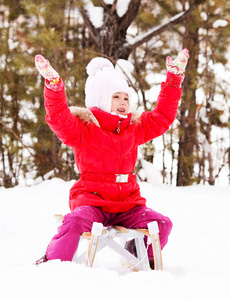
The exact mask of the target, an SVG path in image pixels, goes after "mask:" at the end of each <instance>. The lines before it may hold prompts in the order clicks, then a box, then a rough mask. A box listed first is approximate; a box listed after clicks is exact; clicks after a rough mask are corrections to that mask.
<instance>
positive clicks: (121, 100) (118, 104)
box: [111, 92, 129, 116]
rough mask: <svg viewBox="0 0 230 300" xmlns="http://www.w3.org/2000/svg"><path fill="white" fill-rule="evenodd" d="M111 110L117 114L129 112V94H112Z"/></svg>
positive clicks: (124, 114)
mask: <svg viewBox="0 0 230 300" xmlns="http://www.w3.org/2000/svg"><path fill="white" fill-rule="evenodd" d="M111 112H115V113H116V114H117V115H123V116H126V115H127V114H128V113H129V96H128V94H126V93H123V92H118V93H115V94H113V96H112V105H111Z"/></svg>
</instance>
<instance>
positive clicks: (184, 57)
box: [166, 48, 189, 75]
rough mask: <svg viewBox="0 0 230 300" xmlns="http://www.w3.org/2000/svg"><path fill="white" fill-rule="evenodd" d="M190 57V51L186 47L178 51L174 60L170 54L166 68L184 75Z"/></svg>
mask: <svg viewBox="0 0 230 300" xmlns="http://www.w3.org/2000/svg"><path fill="white" fill-rule="evenodd" d="M188 59H189V51H188V49H186V48H185V49H183V50H181V51H180V52H179V53H178V55H177V58H176V59H175V60H174V61H172V58H171V57H170V56H168V57H167V58H166V68H167V70H168V71H169V72H171V73H174V74H177V75H183V74H184V71H185V67H186V65H187V62H188Z"/></svg>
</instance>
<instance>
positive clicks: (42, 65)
mask: <svg viewBox="0 0 230 300" xmlns="http://www.w3.org/2000/svg"><path fill="white" fill-rule="evenodd" d="M35 65H36V68H37V69H38V71H39V73H40V74H41V75H42V76H43V77H44V78H45V88H44V99H45V110H46V121H47V123H48V125H49V127H50V128H51V129H52V130H53V131H54V132H55V133H56V135H57V137H58V138H59V139H60V140H61V141H62V142H63V143H65V144H66V145H68V146H71V147H78V146H80V141H81V134H82V132H83V130H82V129H83V127H85V124H83V123H82V122H81V121H80V119H79V118H77V117H75V116H74V115H72V113H71V112H70V110H69V108H68V104H67V99H66V94H65V87H64V83H63V81H62V79H61V78H60V76H59V75H58V73H57V72H56V71H55V70H54V69H53V68H52V67H51V65H50V63H49V61H48V60H46V59H45V58H44V57H43V56H41V55H36V56H35Z"/></svg>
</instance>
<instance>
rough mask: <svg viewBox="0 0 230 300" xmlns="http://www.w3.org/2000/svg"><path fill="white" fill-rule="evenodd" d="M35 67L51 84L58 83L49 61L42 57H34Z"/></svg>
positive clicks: (56, 75)
mask: <svg viewBox="0 0 230 300" xmlns="http://www.w3.org/2000/svg"><path fill="white" fill-rule="evenodd" d="M35 66H36V68H37V69H38V71H39V73H40V74H41V75H42V76H43V77H44V78H45V79H47V80H48V81H49V82H50V83H51V84H55V83H58V82H59V75H58V73H57V72H56V71H55V70H54V69H53V68H52V67H51V65H50V63H49V61H48V60H47V59H45V58H44V57H43V56H42V55H36V56H35Z"/></svg>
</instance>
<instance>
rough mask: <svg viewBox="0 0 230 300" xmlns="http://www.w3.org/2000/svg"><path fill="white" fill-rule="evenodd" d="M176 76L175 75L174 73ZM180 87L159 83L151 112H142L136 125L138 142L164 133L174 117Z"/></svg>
mask: <svg viewBox="0 0 230 300" xmlns="http://www.w3.org/2000/svg"><path fill="white" fill-rule="evenodd" d="M174 76H176V75H174ZM181 93H182V89H181V88H175V87H169V86H167V85H166V83H165V82H163V83H162V84H161V91H160V94H159V96H158V98H157V105H156V106H155V108H154V109H153V111H151V112H148V111H146V112H143V113H142V115H141V119H140V123H139V124H138V125H137V138H138V144H139V145H141V144H144V143H146V142H148V141H150V140H152V139H154V138H155V137H157V136H160V135H162V134H163V133H165V132H166V131H167V130H168V129H169V127H170V126H171V124H172V123H173V121H174V120H175V118H176V115H177V110H178V105H179V101H180V98H181Z"/></svg>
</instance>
